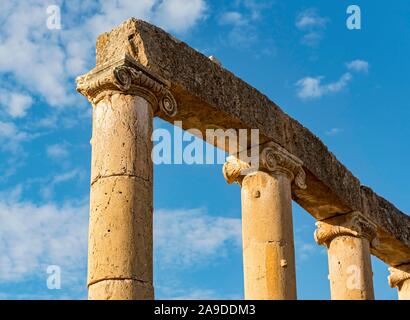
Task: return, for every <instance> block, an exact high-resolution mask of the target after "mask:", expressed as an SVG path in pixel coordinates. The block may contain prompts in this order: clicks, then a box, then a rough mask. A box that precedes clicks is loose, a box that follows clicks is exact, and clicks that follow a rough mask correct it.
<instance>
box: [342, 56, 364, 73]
mask: <svg viewBox="0 0 410 320" xmlns="http://www.w3.org/2000/svg"><path fill="white" fill-rule="evenodd" d="M346 66H347V68H348V69H349V70H351V71H355V72H363V73H367V72H368V71H369V63H368V62H367V61H364V60H360V59H357V60H353V61H350V62H348V63H347V64H346Z"/></svg>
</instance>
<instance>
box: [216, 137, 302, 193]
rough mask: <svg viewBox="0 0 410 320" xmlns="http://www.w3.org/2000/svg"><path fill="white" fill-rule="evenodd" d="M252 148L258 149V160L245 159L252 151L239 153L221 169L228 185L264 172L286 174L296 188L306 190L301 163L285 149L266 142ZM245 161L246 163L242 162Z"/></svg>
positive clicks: (229, 159) (229, 158)
mask: <svg viewBox="0 0 410 320" xmlns="http://www.w3.org/2000/svg"><path fill="white" fill-rule="evenodd" d="M254 148H258V152H255V153H256V154H257V155H258V158H257V159H255V158H247V155H248V153H251V154H254V152H252V150H247V151H246V152H245V151H244V152H241V153H239V154H238V156H237V157H235V156H230V157H228V158H227V162H226V163H225V165H224V167H223V174H224V177H225V179H226V180H227V182H228V183H233V182H239V183H240V181H241V180H242V179H243V177H244V176H245V175H247V174H251V173H253V172H256V171H265V172H268V173H271V174H277V173H283V174H286V175H287V176H288V177H289V179H290V180H291V181H293V182H294V183H295V185H296V186H297V187H298V188H301V189H306V184H305V180H306V174H305V171H304V170H303V162H302V161H301V160H300V159H298V158H297V157H295V156H294V155H293V154H291V153H289V152H288V151H287V150H286V149H284V148H282V147H281V146H280V145H278V144H276V143H274V142H268V143H265V144H262V145H259V146H256V147H254ZM242 159H246V161H244V160H242Z"/></svg>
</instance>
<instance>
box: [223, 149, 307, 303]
mask: <svg viewBox="0 0 410 320" xmlns="http://www.w3.org/2000/svg"><path fill="white" fill-rule="evenodd" d="M260 150H261V152H260V155H259V162H258V163H257V164H258V167H255V166H253V165H251V164H250V163H247V162H243V161H241V160H239V159H238V158H236V157H232V156H231V157H229V158H228V159H227V162H226V163H225V165H224V168H223V173H224V176H225V179H226V180H227V181H228V183H233V182H238V183H239V184H240V185H241V194H242V225H243V227H242V228H243V260H244V280H245V299H249V300H293V299H296V272H295V250H294V241H293V222H292V191H291V186H292V183H293V182H295V184H296V185H297V186H298V187H300V188H306V186H305V173H304V171H303V169H302V162H301V161H300V160H299V159H297V158H296V157H294V156H293V155H292V154H290V153H289V152H287V151H286V150H285V149H283V148H281V147H280V146H279V145H277V144H274V143H268V144H265V145H262V146H260Z"/></svg>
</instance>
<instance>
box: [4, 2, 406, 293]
mask: <svg viewBox="0 0 410 320" xmlns="http://www.w3.org/2000/svg"><path fill="white" fill-rule="evenodd" d="M52 4H57V5H59V6H60V8H61V23H62V29H61V30H49V29H48V28H47V24H46V21H47V18H48V14H47V11H46V10H47V6H48V5H52ZM351 4H356V5H359V6H360V8H361V15H362V28H361V30H348V29H347V27H346V19H347V17H348V15H347V14H346V8H347V7H348V6H349V5H351ZM1 6H2V10H1V12H0V22H1V29H0V79H1V81H0V160H1V161H0V252H1V255H0V299H2V298H4V299H21V298H29V299H61V298H70V299H84V298H85V297H86V289H85V283H86V260H87V222H88V212H87V211H88V200H89V197H88V193H89V176H90V154H91V149H90V144H89V140H90V137H91V117H90V109H91V107H90V105H89V104H88V103H87V101H86V100H85V99H84V98H83V97H81V96H80V95H79V94H77V93H76V92H75V82H74V78H75V77H76V76H78V75H80V74H83V73H85V72H87V71H88V70H90V69H91V68H92V67H93V66H94V42H95V38H96V36H97V35H98V34H99V33H101V32H104V31H108V30H110V28H111V27H113V26H115V25H117V24H119V23H120V22H121V21H123V20H125V19H127V18H128V17H130V16H134V17H137V18H142V19H145V20H148V21H150V22H152V23H154V24H157V25H159V26H162V27H163V28H165V29H166V30H167V31H169V32H171V33H172V34H174V35H175V36H177V37H178V38H180V39H182V40H184V41H186V42H187V43H188V44H189V45H190V46H192V47H194V48H196V49H197V50H199V51H201V52H202V53H204V54H205V55H207V56H210V55H214V56H216V57H217V58H218V59H219V60H220V61H221V62H222V64H223V66H224V67H225V68H227V69H229V70H230V71H232V72H233V73H235V74H236V75H237V76H239V77H241V78H242V79H244V80H245V81H247V82H248V83H250V84H251V85H252V86H254V87H255V88H257V89H258V90H260V91H261V92H263V93H264V94H266V95H268V96H269V97H270V98H271V99H272V100H273V101H275V102H276V103H277V104H279V105H280V106H281V107H282V109H283V110H284V111H285V112H287V113H288V114H289V115H291V116H292V117H294V118H295V119H297V120H298V121H300V122H301V123H302V124H303V125H305V126H306V127H308V128H309V129H310V130H311V131H312V132H314V133H315V134H316V135H318V136H319V137H320V138H321V139H322V140H323V141H324V143H325V144H326V145H327V146H328V147H329V149H330V150H331V151H332V152H334V153H335V155H336V156H337V157H338V159H339V160H340V161H342V163H344V164H345V165H346V166H347V167H348V168H349V169H350V170H351V171H352V172H353V173H354V174H355V175H356V176H357V177H358V178H359V179H360V180H361V182H362V183H363V184H365V185H368V186H370V187H372V188H373V189H374V190H375V191H376V192H378V193H379V194H380V195H383V196H385V197H386V198H387V199H388V200H390V201H391V202H393V203H394V204H395V205H396V206H397V207H399V208H400V209H401V210H403V211H404V212H410V201H409V197H408V194H409V191H410V190H409V187H408V184H407V182H408V181H409V179H410V173H409V170H407V169H406V167H405V165H406V164H407V162H408V160H407V159H408V157H409V156H410V150H409V143H408V140H407V138H408V137H409V134H410V127H409V126H408V119H409V116H410V108H409V101H410V99H409V94H410V93H409V92H410V90H409V79H408V74H410V62H409V60H408V56H409V55H410V37H408V34H409V32H410V20H409V18H408V17H409V16H410V4H409V2H408V1H406V0H397V1H394V4H393V2H392V3H391V4H390V3H385V2H376V1H370V0H368V1H355V2H354V3H353V2H351V1H324V0H322V1H314V0H313V1H312V0H311V1H302V0H300V1H279V0H277V1H252V0H236V1H210V0H190V1H186V0H185V1H183V0H164V1H159V0H141V1H79V0H78V1H77V0H74V1H53V2H47V1H35V0H33V1H7V2H5V3H2V4H1ZM155 126H156V127H162V128H168V129H169V130H171V131H172V130H173V128H172V126H170V125H169V124H166V123H163V122H162V121H161V120H155ZM154 188H155V189H154V192H155V195H154V204H155V238H154V241H155V287H156V296H157V298H166V299H171V298H199V299H202V298H217V299H218V298H224V299H242V298H243V279H242V255H241V234H240V217H241V213H240V190H239V187H238V186H235V185H228V184H226V182H225V180H224V179H223V176H222V173H221V165H193V166H189V165H159V166H155V186H154ZM294 222H295V228H294V230H295V241H296V255H297V278H298V279H297V281H298V283H297V284H298V295H299V298H301V299H329V296H330V294H329V286H328V280H327V273H328V272H327V256H326V252H325V249H324V248H322V247H319V246H317V245H316V244H315V242H314V240H313V231H314V229H315V226H314V222H315V221H314V219H313V218H312V217H311V216H310V215H309V214H308V213H307V212H305V211H304V210H303V209H301V208H300V207H299V206H297V205H296V204H295V205H294ZM49 265H58V266H60V267H61V272H62V287H61V289H60V290H49V289H48V288H47V286H46V280H47V276H48V274H47V272H46V270H47V267H48V266H49ZM373 269H374V283H375V291H376V298H378V299H396V297H397V294H396V290H394V289H390V288H389V287H388V284H387V275H388V273H387V266H386V265H384V263H382V262H381V261H379V260H378V259H373Z"/></svg>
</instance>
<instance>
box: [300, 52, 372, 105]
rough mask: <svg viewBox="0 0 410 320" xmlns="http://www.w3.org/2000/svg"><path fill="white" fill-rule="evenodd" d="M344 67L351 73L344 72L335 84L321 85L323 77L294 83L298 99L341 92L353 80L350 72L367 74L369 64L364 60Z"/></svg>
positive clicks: (305, 78)
mask: <svg viewBox="0 0 410 320" xmlns="http://www.w3.org/2000/svg"><path fill="white" fill-rule="evenodd" d="M346 67H347V68H348V70H349V71H351V72H345V73H344V74H342V76H340V78H339V79H338V80H337V81H335V82H329V83H323V79H324V77H323V76H317V77H310V76H308V77H304V78H302V79H300V80H298V81H297V82H296V87H297V95H298V97H299V98H301V99H314V98H321V97H322V96H324V95H328V94H332V93H336V92H339V91H342V90H343V89H345V88H346V87H347V85H348V84H349V82H350V81H351V80H352V79H353V74H352V72H356V73H360V72H367V70H368V68H369V64H368V62H366V61H364V60H354V61H351V62H348V63H347V64H346Z"/></svg>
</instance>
